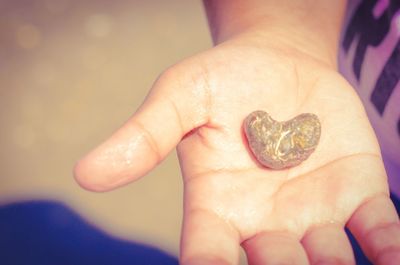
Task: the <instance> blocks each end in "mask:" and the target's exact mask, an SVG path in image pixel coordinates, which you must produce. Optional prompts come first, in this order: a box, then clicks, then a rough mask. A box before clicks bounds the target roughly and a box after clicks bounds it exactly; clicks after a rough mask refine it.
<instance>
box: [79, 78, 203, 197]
mask: <svg viewBox="0 0 400 265" xmlns="http://www.w3.org/2000/svg"><path fill="white" fill-rule="evenodd" d="M182 80H183V78H179V75H178V74H177V72H176V71H175V72H174V71H172V70H169V71H167V73H166V74H164V75H162V76H161V77H160V78H159V80H157V82H156V83H155V84H154V86H153V88H152V90H151V92H150V94H149V95H148V97H147V98H146V99H145V101H144V102H143V104H142V106H141V107H140V108H139V109H138V111H137V112H136V113H135V114H134V115H133V116H132V117H131V118H130V119H129V120H128V121H127V122H126V123H125V125H123V126H122V127H121V128H120V129H119V130H117V131H116V132H115V133H114V134H113V135H112V136H111V137H110V138H109V139H108V140H106V141H105V142H104V143H102V144H101V145H100V146H98V147H97V148H96V149H94V150H93V151H91V152H90V153H89V154H88V155H86V156H85V157H84V158H83V159H81V160H80V161H79V162H78V163H77V165H76V166H75V170H74V173H75V178H76V179H77V181H78V182H79V183H80V184H81V185H82V186H83V187H85V188H87V189H90V190H95V191H105V190H109V189H112V188H115V187H117V186H120V185H123V184H126V183H128V182H130V181H133V180H135V179H137V178H139V177H141V176H143V175H144V174H146V173H147V172H149V171H150V170H151V169H152V168H153V167H154V166H156V165H157V164H158V163H159V162H160V161H162V160H163V159H164V158H165V157H166V156H167V154H168V153H169V152H170V151H171V150H172V149H173V148H174V147H175V146H176V145H177V144H178V142H179V141H180V140H181V138H182V137H183V136H184V135H185V134H186V133H188V132H189V131H190V130H192V129H193V128H195V127H197V126H200V125H201V124H202V123H204V122H205V120H206V113H205V111H203V108H204V105H203V104H202V103H203V98H202V94H201V93H202V92H201V89H200V88H199V87H194V86H196V82H194V81H193V80H191V81H190V83H189V82H186V83H185V81H182ZM197 85H198V84H197ZM185 86H186V87H185Z"/></svg>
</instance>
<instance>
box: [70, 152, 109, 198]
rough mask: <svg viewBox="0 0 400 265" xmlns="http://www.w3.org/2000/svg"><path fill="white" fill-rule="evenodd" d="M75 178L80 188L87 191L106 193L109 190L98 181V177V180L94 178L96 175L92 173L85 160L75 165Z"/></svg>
mask: <svg viewBox="0 0 400 265" xmlns="http://www.w3.org/2000/svg"><path fill="white" fill-rule="evenodd" d="M73 176H74V179H75V181H76V182H77V183H78V184H79V186H81V187H82V188H84V189H85V190H89V191H94V192H104V191H107V190H109V188H108V187H106V186H105V185H104V183H103V182H102V181H98V180H99V178H98V176H96V178H94V177H93V176H95V175H94V174H93V173H91V170H90V167H89V165H88V163H87V161H86V160H85V158H83V159H81V160H79V161H78V162H76V163H75V166H74V168H73Z"/></svg>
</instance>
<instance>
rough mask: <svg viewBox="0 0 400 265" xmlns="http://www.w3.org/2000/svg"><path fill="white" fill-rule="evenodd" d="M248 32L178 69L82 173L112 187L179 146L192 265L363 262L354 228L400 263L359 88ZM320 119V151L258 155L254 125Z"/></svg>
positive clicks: (383, 257) (366, 243) (374, 254)
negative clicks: (291, 160) (303, 155)
mask: <svg viewBox="0 0 400 265" xmlns="http://www.w3.org/2000/svg"><path fill="white" fill-rule="evenodd" d="M274 43H275V44H274V45H272V44H266V43H262V44H260V42H258V37H257V34H253V35H249V34H244V35H241V36H237V37H235V38H233V39H231V40H228V41H226V42H224V43H223V44H221V45H218V46H216V47H214V48H212V49H210V50H208V51H206V52H204V53H202V54H199V55H196V56H194V57H192V58H189V59H187V60H185V61H183V62H181V63H179V64H177V65H175V66H173V67H172V68H170V69H168V70H167V71H166V72H165V73H164V74H163V75H161V76H160V78H159V79H158V80H157V81H156V83H155V84H154V87H153V88H152V90H151V92H150V93H149V95H148V97H147V98H146V100H145V101H144V103H143V105H142V106H141V107H140V108H139V109H138V111H137V112H136V113H135V114H134V115H133V116H132V117H131V119H130V120H129V121H128V122H127V123H126V124H125V125H124V126H123V127H122V128H121V129H119V130H118V131H116V132H115V134H113V135H112V136H111V138H110V139H108V140H107V141H106V142H104V143H103V144H101V145H100V146H99V147H97V148H96V149H95V150H93V151H92V152H91V153H89V154H88V155H87V156H86V157H85V158H83V159H82V160H81V161H80V162H79V163H78V164H77V166H76V168H75V176H76V178H77V180H78V182H79V183H80V184H81V185H82V186H83V187H85V188H87V189H90V190H95V191H105V190H110V189H113V188H115V187H118V186H121V185H125V184H126V183H128V182H131V181H133V180H136V179H138V178H139V177H141V176H143V175H145V174H146V173H147V172H149V171H150V170H151V169H152V168H154V167H155V166H156V165H157V164H158V163H160V162H161V161H162V160H163V159H164V158H165V157H166V156H167V154H168V153H169V152H170V151H171V150H172V149H173V148H175V146H177V145H178V155H179V160H180V165H181V169H182V173H183V180H184V222H183V234H182V243H181V258H180V260H181V262H182V264H185V265H186V264H188V265H194V264H237V262H238V256H239V247H240V245H241V246H242V247H243V248H244V249H245V251H246V254H247V257H248V260H249V263H250V264H254V265H258V264H317V263H318V264H319V262H327V263H324V264H354V257H353V254H352V250H351V246H350V244H349V241H348V239H347V236H346V234H345V232H344V227H345V226H347V227H348V228H349V229H350V230H351V231H352V233H353V234H354V235H355V237H356V238H357V240H358V242H359V243H360V244H361V246H362V248H363V250H364V251H365V252H366V254H367V256H368V257H369V258H370V259H371V260H372V261H373V262H375V263H376V264H400V226H399V222H398V217H397V214H396V212H395V209H394V207H393V205H392V203H391V201H390V199H389V196H388V186H387V180H386V174H385V170H384V168H383V164H382V160H381V156H380V150H379V146H378V144H377V141H376V139H375V136H374V133H373V130H372V128H371V126H370V124H369V122H368V118H367V116H366V114H365V112H364V109H363V106H362V104H361V102H360V100H359V98H358V96H357V95H356V93H355V92H354V90H353V88H352V87H350V86H349V84H348V83H347V82H346V81H345V80H344V79H343V78H342V77H341V76H340V75H339V74H338V73H337V72H336V71H335V67H334V66H332V65H331V64H330V63H329V62H327V61H324V60H321V59H320V58H317V57H316V56H313V54H311V53H309V52H305V51H304V50H301V49H299V48H297V47H298V46H296V45H294V44H291V45H289V44H285V43H283V42H281V43H280V44H281V45H276V43H277V41H275V42H274ZM254 110H265V111H267V112H268V113H269V114H271V116H272V117H274V118H275V119H277V120H288V119H290V118H293V117H294V116H296V115H298V114H300V113H305V112H311V113H315V114H316V115H318V117H319V118H320V121H321V126H322V127H321V130H322V131H321V139H320V143H319V145H318V147H317V149H316V150H315V152H314V153H313V154H312V155H311V156H310V157H309V159H308V160H306V161H304V162H303V163H302V164H300V165H299V166H296V167H293V168H289V169H284V170H270V169H267V168H264V167H262V166H260V165H259V164H258V163H257V162H256V161H255V160H254V159H253V158H252V156H251V154H250V152H249V149H248V146H247V142H246V140H245V138H244V134H243V130H242V122H243V120H244V118H245V117H246V116H247V115H248V114H249V113H250V112H252V111H254Z"/></svg>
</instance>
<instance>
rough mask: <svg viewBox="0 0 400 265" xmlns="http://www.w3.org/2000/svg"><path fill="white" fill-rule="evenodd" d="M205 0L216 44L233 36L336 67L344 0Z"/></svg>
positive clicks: (231, 38) (233, 37)
mask: <svg viewBox="0 0 400 265" xmlns="http://www.w3.org/2000/svg"><path fill="white" fill-rule="evenodd" d="M308 2H309V1H303V0H295V1H293V0H292V1H285V0H281V1H280V2H279V3H277V2H275V1H268V0H204V4H205V8H206V11H207V16H208V21H209V25H210V29H211V33H212V37H213V40H214V43H215V44H220V43H222V42H226V41H229V40H233V39H245V40H246V41H249V40H251V41H252V42H255V43H256V44H257V45H265V46H268V47H274V48H287V49H290V50H293V51H300V52H302V53H305V54H308V55H311V56H313V57H315V58H317V59H319V60H321V61H324V62H326V63H329V64H330V65H332V66H334V67H336V60H337V50H338V45H339V37H340V30H341V23H342V17H343V13H344V7H345V0H341V1H311V2H312V5H311V4H310V3H308Z"/></svg>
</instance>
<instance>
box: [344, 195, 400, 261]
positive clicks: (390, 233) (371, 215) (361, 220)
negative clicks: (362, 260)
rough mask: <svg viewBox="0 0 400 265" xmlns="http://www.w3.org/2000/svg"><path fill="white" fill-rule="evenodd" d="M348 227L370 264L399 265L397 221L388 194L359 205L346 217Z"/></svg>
mask: <svg viewBox="0 0 400 265" xmlns="http://www.w3.org/2000/svg"><path fill="white" fill-rule="evenodd" d="M348 228H349V229H350V231H351V233H352V234H353V235H354V237H355V238H356V239H357V241H358V243H359V244H360V246H361V248H362V250H363V251H364V253H365V254H366V256H367V257H368V258H369V259H370V260H371V261H372V262H373V263H374V264H378V265H391V264H400V224H399V218H398V215H397V213H396V210H395V208H394V206H393V203H392V202H391V200H390V198H389V196H388V195H386V194H385V195H379V196H376V197H374V198H372V199H370V200H368V201H367V202H365V203H363V204H362V205H361V206H360V207H359V208H358V209H357V210H356V211H355V213H354V214H353V216H352V217H351V218H350V220H349V222H348Z"/></svg>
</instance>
